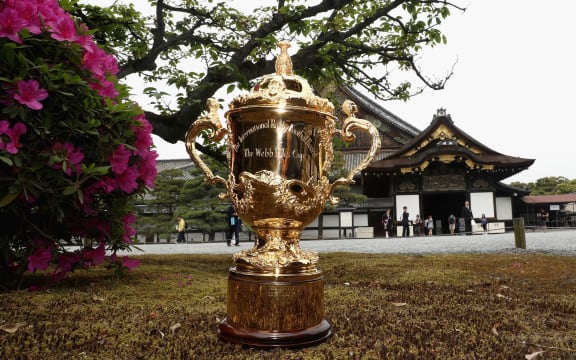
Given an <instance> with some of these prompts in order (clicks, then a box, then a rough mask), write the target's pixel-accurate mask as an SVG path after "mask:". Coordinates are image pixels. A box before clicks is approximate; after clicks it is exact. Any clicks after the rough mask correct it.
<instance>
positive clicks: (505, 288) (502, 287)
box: [500, 285, 510, 290]
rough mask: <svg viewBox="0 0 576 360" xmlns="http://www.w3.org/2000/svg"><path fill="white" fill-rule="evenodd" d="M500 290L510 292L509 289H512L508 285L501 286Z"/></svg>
mask: <svg viewBox="0 0 576 360" xmlns="http://www.w3.org/2000/svg"><path fill="white" fill-rule="evenodd" d="M500 289H502V290H508V289H510V288H509V287H508V286H506V285H500Z"/></svg>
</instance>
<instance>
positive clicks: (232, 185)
mask: <svg viewBox="0 0 576 360" xmlns="http://www.w3.org/2000/svg"><path fill="white" fill-rule="evenodd" d="M278 46H279V47H280V54H279V55H278V58H277V59H276V73H275V74H269V75H265V76H263V77H262V78H260V79H259V80H258V83H257V84H256V85H255V86H254V88H253V89H252V90H251V91H250V92H249V93H247V94H242V95H239V96H238V97H236V98H234V99H233V100H232V101H231V103H230V104H229V110H228V111H227V112H226V121H227V127H226V128H224V127H222V126H221V124H220V121H219V119H218V114H217V110H218V103H217V102H216V100H214V99H209V100H208V104H207V112H206V113H205V114H204V115H203V116H201V117H200V118H199V119H197V120H196V121H195V122H194V124H193V125H192V126H191V127H190V129H189V130H188V132H187V134H186V149H187V151H188V153H189V154H190V157H191V159H192V160H193V161H194V162H195V163H196V164H197V165H198V166H199V167H200V168H201V169H202V170H203V172H204V173H205V174H206V176H207V179H208V181H210V182H212V183H222V184H223V185H224V186H225V188H226V194H221V197H222V198H224V197H229V198H230V199H231V201H232V203H233V205H234V207H235V208H236V212H237V213H238V215H239V216H240V218H241V219H242V221H243V222H244V223H245V224H247V225H249V226H250V227H251V228H252V229H253V230H254V232H255V234H256V239H255V242H254V246H253V247H252V248H251V249H248V250H243V251H241V252H239V253H237V254H235V255H234V256H233V260H234V267H232V268H231V269H230V271H229V277H228V297H227V314H226V319H224V321H222V323H221V324H220V325H219V329H218V335H219V337H220V339H222V340H225V341H230V342H235V343H240V344H244V345H248V346H255V347H263V348H267V347H292V346H308V345H312V344H316V343H319V342H321V341H323V340H325V339H327V338H328V337H329V336H330V335H331V333H332V330H331V325H330V323H329V322H328V321H327V320H325V319H324V308H323V302H324V301H323V298H324V294H323V292H324V276H323V275H322V272H321V271H320V270H319V269H318V268H317V267H316V264H317V262H318V254H317V253H315V252H311V251H306V250H303V249H301V248H300V235H301V232H302V230H303V228H304V227H306V226H307V225H308V224H310V223H311V222H312V221H314V219H316V217H318V215H320V214H321V213H322V210H323V208H324V206H325V204H326V203H327V202H328V201H332V202H336V201H337V199H335V198H333V196H332V193H333V191H334V188H335V186H336V185H338V184H350V183H352V182H353V180H352V177H353V176H354V174H355V173H357V172H358V171H360V170H362V169H363V168H365V167H366V166H367V165H368V164H369V163H370V161H372V159H373V158H374V156H375V155H376V153H377V152H378V150H379V148H380V137H379V134H378V131H377V129H376V128H375V127H374V126H373V125H372V124H371V123H370V122H368V121H366V120H361V119H357V118H356V117H355V112H356V106H355V104H354V103H352V102H350V101H345V102H344V104H343V106H342V107H343V111H344V113H345V114H346V115H347V117H346V119H344V121H343V123H342V127H341V130H339V129H337V128H336V117H335V116H334V115H333V113H334V106H333V105H332V103H330V102H329V101H328V100H327V99H324V98H321V97H318V96H316V95H314V93H313V91H312V89H311V87H310V85H309V84H308V82H307V81H306V80H305V79H304V78H302V77H300V76H297V75H294V74H293V73H292V62H291V59H290V56H289V55H288V51H287V49H288V47H289V46H290V45H289V44H288V43H286V42H281V43H279V44H278ZM354 130H362V131H367V132H369V133H370V135H371V136H372V146H371V149H370V151H369V153H368V155H367V156H366V157H365V159H364V160H363V161H362V162H361V163H360V164H359V165H358V166H357V167H356V168H355V169H353V170H352V171H351V172H350V173H349V174H348V176H347V177H346V178H340V179H338V180H336V181H335V182H333V183H332V184H330V183H329V181H328V178H327V174H328V172H329V170H330V166H331V164H332V160H333V156H334V153H333V149H332V139H333V137H334V136H335V135H339V136H341V137H342V138H343V139H344V140H345V141H348V142H350V141H352V140H353V139H354V134H353V131H354ZM202 131H207V133H208V135H209V139H210V140H211V141H215V142H218V141H220V140H222V139H223V138H224V137H225V136H226V143H227V147H228V151H227V158H228V164H229V167H230V173H229V175H228V179H224V178H222V177H220V176H217V175H214V174H213V173H212V171H211V170H210V169H209V168H208V167H207V166H206V164H205V163H204V162H203V161H202V159H201V158H200V157H199V155H198V152H197V151H196V148H195V141H196V138H197V136H198V135H199V134H200V133H201V132H202Z"/></svg>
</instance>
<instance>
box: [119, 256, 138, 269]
mask: <svg viewBox="0 0 576 360" xmlns="http://www.w3.org/2000/svg"><path fill="white" fill-rule="evenodd" d="M122 266H124V267H125V268H127V269H128V271H132V270H133V269H134V268H136V267H138V266H140V260H138V259H130V258H129V257H128V256H124V257H123V258H122Z"/></svg>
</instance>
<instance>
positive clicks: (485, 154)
mask: <svg viewBox="0 0 576 360" xmlns="http://www.w3.org/2000/svg"><path fill="white" fill-rule="evenodd" d="M334 93H335V94H336V93H340V97H343V98H348V99H350V100H352V101H354V102H356V104H357V105H358V108H359V110H360V112H359V114H358V117H360V118H364V119H367V120H369V121H371V122H372V123H373V124H375V125H376V126H377V127H378V128H379V130H380V132H381V139H382V149H381V153H380V156H379V158H378V159H377V160H376V161H373V162H372V163H371V164H370V165H369V167H368V168H366V169H365V170H363V171H362V174H361V176H360V177H359V179H358V181H357V183H358V186H360V187H361V188H360V189H357V191H358V192H361V193H363V194H365V195H366V196H368V201H367V202H366V203H364V204H359V206H358V208H357V209H356V210H355V212H357V213H366V214H367V218H368V226H371V227H374V230H375V235H378V233H379V230H381V226H380V216H381V214H382V212H383V211H384V210H385V209H386V208H391V209H392V213H393V216H394V218H395V219H398V218H399V216H400V214H401V212H402V208H403V207H404V206H407V207H408V209H409V212H410V214H411V219H414V217H415V216H416V214H419V215H420V216H421V217H425V216H428V215H431V216H432V218H433V219H435V220H436V221H440V223H438V222H437V224H438V225H440V224H441V227H442V233H447V232H448V230H447V228H448V224H447V220H448V216H449V215H450V214H454V215H455V216H456V217H460V211H461V208H462V206H463V204H464V201H466V200H468V201H470V203H471V207H472V211H473V214H474V217H475V218H477V219H479V218H480V217H481V216H482V214H485V216H486V217H487V218H488V219H489V220H490V221H491V222H494V221H498V222H509V223H511V222H512V218H513V217H515V216H518V215H519V214H520V213H521V212H522V209H523V207H524V206H525V205H524V203H523V202H522V201H521V198H522V197H523V196H524V195H527V193H526V192H524V191H523V190H521V189H517V188H513V187H511V186H509V185H506V184H504V183H502V180H504V179H506V178H508V177H510V176H512V175H515V174H517V173H519V172H521V171H523V170H526V169H528V168H529V167H530V166H531V165H532V164H533V163H534V161H535V160H534V159H526V158H520V157H513V156H508V155H505V154H501V153H499V152H497V151H495V150H492V149H490V148H488V147H487V146H485V145H483V144H482V143H481V142H480V141H478V140H476V139H475V138H474V137H472V136H471V135H469V134H467V133H466V132H465V131H463V130H462V129H461V128H459V127H457V126H456V125H455V122H454V121H453V120H452V118H451V116H450V115H449V114H447V113H446V111H445V110H444V109H439V110H438V112H437V113H436V114H435V115H434V116H433V118H432V121H431V123H430V125H429V126H428V127H427V128H426V129H424V130H422V131H420V130H418V129H416V128H414V127H413V126H411V125H410V124H408V123H406V122H405V121H403V120H402V119H400V118H398V117H397V116H395V115H393V114H392V113H390V112H388V111H386V110H385V109H383V108H382V107H381V106H379V105H378V104H377V103H376V102H374V101H372V100H370V99H369V98H367V97H366V96H364V95H362V94H361V93H359V92H358V91H356V90H354V89H351V88H347V87H338V89H337V90H336V91H334ZM334 97H335V98H336V99H337V100H339V99H338V96H334ZM369 145H370V144H369V139H366V138H363V137H362V136H359V137H358V138H357V139H356V141H355V142H354V143H353V144H352V145H351V146H350V147H349V148H346V149H344V150H343V152H344V155H345V158H346V160H347V164H348V167H349V168H352V166H353V165H355V163H357V162H358V161H360V159H361V158H362V157H363V155H364V154H365V153H366V149H367V148H368V147H369Z"/></svg>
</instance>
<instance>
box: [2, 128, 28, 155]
mask: <svg viewBox="0 0 576 360" xmlns="http://www.w3.org/2000/svg"><path fill="white" fill-rule="evenodd" d="M26 131H27V129H26V125H24V124H23V123H21V122H17V123H16V124H14V126H13V127H12V129H8V130H6V135H8V137H9V138H10V142H9V143H8V144H6V151H7V152H9V153H10V154H17V153H18V149H19V148H21V147H22V144H20V135H23V134H26Z"/></svg>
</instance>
